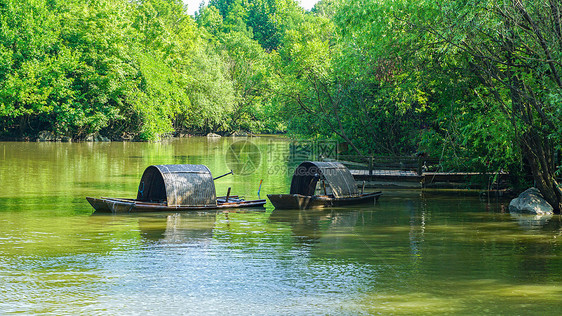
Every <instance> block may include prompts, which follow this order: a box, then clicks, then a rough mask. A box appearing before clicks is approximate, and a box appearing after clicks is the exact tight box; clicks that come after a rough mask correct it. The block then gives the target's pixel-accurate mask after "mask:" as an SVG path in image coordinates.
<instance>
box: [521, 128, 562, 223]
mask: <svg viewBox="0 0 562 316" xmlns="http://www.w3.org/2000/svg"><path fill="white" fill-rule="evenodd" d="M521 142H522V144H521V148H522V150H523V155H524V156H525V158H526V159H527V161H528V162H529V166H530V167H531V171H532V174H533V179H534V181H535V186H536V188H537V189H539V191H540V192H541V193H542V195H543V197H544V199H545V200H546V201H547V202H548V203H549V204H550V205H552V207H553V208H554V212H555V213H558V214H559V213H560V210H561V209H562V191H561V190H560V188H559V187H558V181H556V177H555V171H556V169H555V165H554V160H553V156H552V150H551V147H550V142H549V141H548V140H547V139H545V138H543V137H541V136H540V135H539V134H538V133H537V132H536V131H530V132H527V133H526V134H525V135H523V137H522V139H521Z"/></svg>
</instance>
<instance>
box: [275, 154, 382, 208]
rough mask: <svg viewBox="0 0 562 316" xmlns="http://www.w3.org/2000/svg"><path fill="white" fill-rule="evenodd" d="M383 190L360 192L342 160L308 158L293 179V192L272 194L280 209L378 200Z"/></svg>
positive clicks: (298, 168)
mask: <svg viewBox="0 0 562 316" xmlns="http://www.w3.org/2000/svg"><path fill="white" fill-rule="evenodd" d="M381 195H382V192H380V191H378V192H371V193H359V190H358V188H357V184H356V182H355V179H354V178H353V175H351V172H350V171H349V169H347V168H346V167H345V166H344V165H343V164H341V163H339V162H318V161H305V162H303V163H302V164H300V165H299V166H298V167H297V169H296V170H295V173H294V174H293V179H292V181H291V190H290V193H289V194H268V195H267V197H268V198H269V200H270V201H271V203H272V204H273V206H275V208H276V209H301V210H304V209H310V208H321V207H331V206H345V205H353V204H361V203H369V202H370V203H374V202H375V201H376V200H378V198H379V197H380V196H381Z"/></svg>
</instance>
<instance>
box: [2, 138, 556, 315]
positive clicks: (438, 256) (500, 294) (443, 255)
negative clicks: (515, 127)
mask: <svg viewBox="0 0 562 316" xmlns="http://www.w3.org/2000/svg"><path fill="white" fill-rule="evenodd" d="M240 141H244V139H243V138H220V139H207V138H200V137H199V138H198V137H193V138H187V139H174V140H170V141H166V142H162V143H121V142H117V143H18V142H3V143H0V315H5V314H11V313H14V314H24V315H29V314H42V315H558V314H559V313H560V311H561V310H562V229H561V218H560V216H559V215H555V216H551V217H533V216H515V215H511V214H509V212H508V211H507V203H508V201H497V200H489V199H485V198H482V197H479V196H478V195H468V194H462V195H461V194H443V193H438V192H422V191H420V190H408V191H400V190H395V191H391V190H383V196H382V197H381V198H380V200H379V201H378V202H377V203H376V204H375V205H364V206H360V207H357V206H355V207H349V208H335V209H326V210H320V211H298V210H294V211H279V210H274V209H273V208H272V206H271V205H270V204H269V203H268V204H267V205H266V208H265V209H254V210H252V209H245V210H236V211H208V212H183V213H146V214H124V215H111V214H105V215H103V214H94V213H93V209H92V208H91V207H90V205H89V204H88V203H87V201H86V199H85V197H86V196H94V197H99V196H109V197H130V198H134V197H136V192H137V186H138V183H139V180H140V177H141V175H142V172H143V171H144V169H145V168H146V167H147V166H149V165H152V164H175V163H194V164H205V165H207V166H208V167H209V168H210V170H211V171H212V172H213V175H214V176H217V175H220V174H223V173H226V172H228V171H230V169H235V170H234V171H235V175H234V176H227V177H224V178H221V179H219V180H217V181H216V188H217V193H218V194H219V195H224V194H226V191H227V189H228V187H232V193H233V194H240V195H244V196H245V197H246V198H247V199H254V198H257V197H258V192H257V191H258V187H259V182H260V180H261V179H263V184H262V188H261V193H260V196H261V197H262V198H263V197H265V195H266V194H268V193H287V192H288V189H289V185H290V179H291V173H292V171H293V170H292V168H294V164H292V163H290V160H291V159H292V158H291V154H290V152H289V142H288V141H286V140H284V139H280V138H251V139H248V141H249V142H248V143H238V145H240V144H242V146H255V147H251V148H253V149H252V150H251V151H246V152H245V154H244V155H245V157H243V158H244V159H245V160H244V161H250V162H252V163H253V164H251V166H250V167H248V166H247V165H236V164H235V163H236V162H239V161H237V160H236V159H237V158H240V157H238V156H236V155H234V157H233V156H232V152H231V150H230V148H232V147H231V145H232V144H233V142H240Z"/></svg>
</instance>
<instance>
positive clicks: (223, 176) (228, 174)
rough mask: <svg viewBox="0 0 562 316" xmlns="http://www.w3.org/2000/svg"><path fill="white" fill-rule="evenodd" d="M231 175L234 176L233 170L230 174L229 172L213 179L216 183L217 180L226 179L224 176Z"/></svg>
mask: <svg viewBox="0 0 562 316" xmlns="http://www.w3.org/2000/svg"><path fill="white" fill-rule="evenodd" d="M229 174H232V175H233V174H234V173H233V172H232V170H230V172H227V173H225V174H223V175H222V176H218V177H216V178H213V181H214V180H217V179H220V178H222V177H224V176H228V175H229Z"/></svg>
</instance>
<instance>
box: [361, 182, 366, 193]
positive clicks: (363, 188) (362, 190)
mask: <svg viewBox="0 0 562 316" xmlns="http://www.w3.org/2000/svg"><path fill="white" fill-rule="evenodd" d="M363 193H365V180H363V187H362V188H361V194H363Z"/></svg>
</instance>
